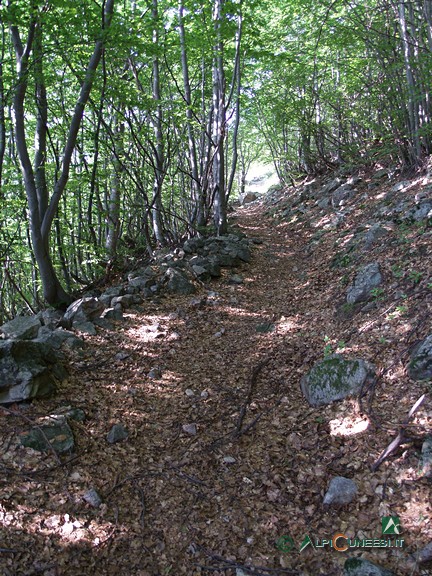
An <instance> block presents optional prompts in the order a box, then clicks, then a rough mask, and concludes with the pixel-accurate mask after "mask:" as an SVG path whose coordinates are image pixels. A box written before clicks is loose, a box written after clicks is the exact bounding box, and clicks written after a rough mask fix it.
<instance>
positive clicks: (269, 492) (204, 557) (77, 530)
mask: <svg viewBox="0 0 432 576" xmlns="http://www.w3.org/2000/svg"><path fill="white" fill-rule="evenodd" d="M313 222H314V217H313V214H311V215H309V216H307V217H305V218H304V219H302V218H300V219H294V220H292V221H291V222H290V223H287V222H286V221H280V220H277V219H275V218H274V217H273V215H272V213H271V210H270V211H269V208H268V206H265V205H264V204H262V203H255V204H253V205H249V206H248V207H246V208H241V209H239V210H238V211H237V212H236V213H235V214H234V217H233V224H234V225H236V226H238V227H239V228H240V229H241V230H243V231H244V232H245V233H246V234H247V235H248V236H249V237H250V238H256V239H259V240H260V241H262V243H261V244H258V245H256V246H255V248H254V249H253V259H252V262H251V263H250V264H249V265H243V266H242V268H241V269H239V270H237V271H236V272H237V273H238V274H241V275H242V277H243V283H242V284H230V281H229V278H230V277H231V276H232V274H233V271H232V270H230V271H226V272H225V273H224V277H223V278H221V279H220V280H217V281H214V282H212V283H211V285H209V286H207V287H203V288H202V290H201V291H200V292H199V294H198V295H196V296H195V297H191V296H184V297H183V296H164V297H160V298H159V299H158V298H156V299H155V301H149V300H148V301H147V300H146V301H145V302H144V303H143V304H142V305H141V306H140V307H137V308H136V309H133V310H128V311H127V313H126V314H125V320H124V321H123V322H121V323H119V324H118V325H117V328H116V330H114V331H105V330H101V331H100V332H99V334H98V336H96V337H89V338H88V343H89V346H88V348H87V349H86V350H85V351H84V352H83V353H81V354H80V355H76V356H75V357H74V360H73V364H72V372H73V376H72V378H71V379H70V381H69V382H68V383H66V384H64V385H63V387H62V389H61V390H59V393H58V395H57V396H56V397H55V398H53V399H50V400H47V401H45V402H39V403H38V404H37V409H38V410H39V411H40V412H43V413H48V414H49V413H52V411H53V410H54V408H56V407H58V406H61V405H64V404H73V405H74V406H77V407H80V408H82V409H83V410H84V411H85V413H86V415H87V420H86V421H85V422H84V423H76V424H75V425H74V432H75V436H76V439H77V447H78V449H77V457H76V458H73V459H72V460H71V461H70V463H69V464H67V465H62V466H58V465H57V463H56V462H55V461H54V462H52V459H53V455H52V454H48V455H46V456H45V457H44V458H45V459H46V460H47V462H46V463H44V466H48V467H49V468H50V469H49V470H48V469H47V471H46V472H45V473H42V475H41V474H39V475H31V474H30V475H29V474H27V475H25V474H23V475H21V476H18V477H15V478H14V484H13V494H14V499H15V503H16V506H17V507H16V508H15V510H14V512H13V514H15V516H14V522H13V526H19V528H10V529H8V531H7V532H6V535H5V537H4V539H3V546H5V547H10V548H20V549H22V550H23V551H22V553H20V554H19V555H15V556H14V557H10V558H9V557H8V556H6V557H5V558H4V560H5V562H6V564H5V565H4V570H3V572H2V573H4V574H5V575H9V574H26V575H28V576H30V575H33V574H44V575H45V576H69V575H72V574H73V575H74V576H75V575H76V574H83V575H84V574H85V575H86V576H87V575H95V576H108V575H118V574H125V575H126V574H127V575H128V576H135V575H136V576H168V575H171V576H174V575H175V576H176V575H182V574H184V575H187V576H198V575H205V574H214V575H215V576H240V575H242V574H254V575H255V576H256V575H259V576H262V575H266V576H268V575H269V574H271V575H273V576H283V575H300V574H301V575H304V576H308V575H309V574H311V575H312V574H321V575H324V574H325V575H327V576H330V575H331V576H340V575H342V566H343V563H344V561H345V559H346V557H345V555H344V554H338V553H336V552H334V551H332V550H331V549H326V550H324V549H322V550H321V551H319V553H318V552H315V551H314V550H312V549H308V550H305V551H304V552H303V553H301V554H299V552H298V545H299V544H300V542H301V541H302V539H303V538H304V536H305V535H306V534H310V535H311V536H313V537H316V538H318V537H321V538H330V537H331V536H332V535H333V534H335V533H337V532H340V531H341V530H343V531H344V532H345V533H346V534H348V535H349V536H354V535H355V534H357V532H358V531H359V530H360V531H363V533H365V534H366V536H367V537H376V535H377V534H378V533H379V530H380V518H381V516H383V515H386V514H391V513H392V514H393V513H401V512H402V511H403V510H405V509H404V508H403V506H401V491H402V490H405V494H404V498H405V500H403V501H404V502H405V501H406V499H407V498H408V497H409V495H410V488H409V486H408V487H401V486H400V484H398V483H397V482H396V480H395V479H394V478H393V475H392V470H391V468H389V469H387V467H386V466H383V467H382V469H380V470H379V471H378V472H376V473H375V474H373V476H371V474H370V471H369V468H368V464H370V462H371V458H372V459H373V458H375V457H376V456H377V455H378V454H379V453H380V452H381V450H382V449H383V448H384V447H385V445H386V444H387V443H388V440H389V435H388V432H387V431H386V430H385V429H375V430H372V429H371V430H370V431H367V432H365V433H364V434H360V435H356V434H353V433H352V432H353V431H355V428H356V426H360V429H361V430H364V425H367V418H366V417H365V416H364V415H362V414H361V413H360V411H359V408H358V406H357V403H356V401H355V400H347V401H345V402H342V403H335V404H333V405H330V406H326V407H322V408H320V409H313V408H311V407H309V406H308V404H307V403H306V402H305V400H304V398H303V396H302V394H301V391H300V385H299V384H300V379H301V377H302V375H303V374H305V373H306V372H307V371H308V369H309V368H310V367H311V366H312V365H313V363H314V362H315V361H316V360H318V359H321V358H322V356H323V353H324V347H325V346H328V343H329V342H330V343H331V345H332V346H333V347H334V348H335V347H336V343H337V342H338V341H342V340H343V341H344V346H346V347H347V350H348V351H349V353H351V354H355V355H358V354H363V355H365V356H366V357H368V358H370V352H369V355H367V353H368V351H369V350H370V349H371V336H370V334H369V333H368V330H369V328H368V329H366V328H365V326H368V325H373V322H372V324H371V322H366V321H365V318H364V317H359V318H354V319H352V320H344V319H338V317H337V315H336V314H335V304H336V303H337V301H338V299H340V297H341V295H343V285H342V284H341V278H342V275H343V273H344V271H338V270H335V269H334V268H333V267H332V266H331V262H332V258H333V257H334V249H333V246H334V242H335V239H336V238H337V234H338V232H337V231H330V232H328V233H327V234H326V235H325V237H323V241H322V242H319V243H316V244H315V245H314V246H313V249H311V241H312V240H313V238H312V237H313V236H314V237H316V229H315V228H314V226H313ZM375 348H376V346H375ZM372 359H373V358H372ZM383 361H384V359H383ZM392 390H393V388H392V389H391V391H390V392H392ZM405 394H406V402H404V403H400V406H399V405H395V402H394V397H393V395H392V394H391V393H390V395H389V396H388V397H387V396H384V397H382V398H381V408H382V411H384V412H387V413H388V414H392V416H393V417H394V421H395V422H400V421H402V419H403V418H404V417H405V416H406V413H407V407H409V405H410V402H411V403H412V401H413V399H414V400H415V395H416V394H417V391H416V390H413V391H412V393H411V394H410V393H409V392H408V391H405ZM386 403H387V404H386ZM378 412H379V411H378ZM30 415H31V414H30ZM115 423H121V424H123V425H124V426H125V427H126V428H127V430H128V431H129V438H128V439H127V440H126V441H124V442H119V443H116V444H113V445H110V444H108V443H107V441H106V435H107V432H108V431H109V429H110V428H111V426H112V425H113V424H115ZM335 426H336V427H337V426H339V427H340V429H341V430H342V433H341V434H335V433H333V432H332V427H333V428H334V427H335ZM344 426H345V427H347V429H346V430H345V432H344ZM362 426H363V428H361V427H362ZM24 455H25V458H26V460H25V462H26V466H29V465H31V460H30V463H29V460H28V459H29V458H34V459H35V462H34V468H38V469H40V468H41V463H40V461H39V460H40V458H41V456H40V455H39V454H36V453H34V454H33V456H31V457H30V456H29V453H28V451H27V452H25V454H24ZM372 461H373V460H372ZM415 462H416V459H415V458H414V460H413V462H411V461H410V460H409V459H408V460H407V462H406V464H407V465H411V466H413V465H414V466H415ZM337 475H342V476H348V477H355V479H356V482H357V483H358V486H359V491H360V496H359V499H358V501H356V502H355V503H354V504H353V505H351V506H348V507H345V508H344V509H341V510H331V509H330V510H329V509H324V508H323V506H322V499H323V494H324V493H325V491H326V489H327V486H328V483H329V481H330V479H331V478H332V477H334V476H337ZM90 488H94V489H96V491H97V492H98V493H99V494H100V496H101V498H102V501H103V504H102V506H100V507H99V508H92V507H91V506H89V505H88V504H86V503H85V502H84V501H83V495H84V494H85V493H86V492H87V491H88V490H89V489H90ZM383 490H384V491H386V498H385V499H383V498H382V494H383V492H382V491H383ZM17 494H21V495H22V496H20V497H18V499H17V496H16V495H17ZM407 494H408V496H407ZM415 498H416V502H420V501H422V500H423V501H424V502H426V503H427V502H428V498H429V491H428V489H427V487H426V486H425V487H422V486H417V490H416V493H415ZM403 520H404V522H407V517H406V516H405V517H404V518H403ZM413 522H414V520H413ZM419 529H420V528H419ZM288 535H290V536H291V537H292V538H293V540H294V542H295V548H294V549H293V550H291V551H289V550H287V549H286V548H285V549H281V547H282V548H283V547H284V546H283V544H284V540H283V538H284V537H285V536H288ZM281 538H282V540H281ZM278 546H279V548H278ZM285 546H286V542H285ZM378 553H379V560H380V563H384V565H385V564H386V562H387V565H390V567H396V568H397V573H398V574H404V573H408V572H405V571H404V570H403V569H402V567H401V563H400V558H399V556H398V555H397V554H398V551H397V550H396V551H393V550H379V551H378ZM378 553H377V554H378ZM2 560H3V559H2V558H1V557H0V566H1V567H2V568H3V566H2V565H1V563H2ZM258 567H261V568H258ZM247 568H249V570H247ZM8 570H9V571H8ZM14 570H15V571H14Z"/></svg>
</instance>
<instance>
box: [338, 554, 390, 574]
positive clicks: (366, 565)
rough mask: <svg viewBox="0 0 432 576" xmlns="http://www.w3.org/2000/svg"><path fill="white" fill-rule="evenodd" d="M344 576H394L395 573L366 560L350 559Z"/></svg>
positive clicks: (345, 567) (345, 565)
mask: <svg viewBox="0 0 432 576" xmlns="http://www.w3.org/2000/svg"><path fill="white" fill-rule="evenodd" d="M344 576H393V572H390V570H387V569H386V568H381V566H378V565H377V564H374V563H373V562H370V561H369V560H366V559H365V558H348V560H347V561H346V562H345V564H344Z"/></svg>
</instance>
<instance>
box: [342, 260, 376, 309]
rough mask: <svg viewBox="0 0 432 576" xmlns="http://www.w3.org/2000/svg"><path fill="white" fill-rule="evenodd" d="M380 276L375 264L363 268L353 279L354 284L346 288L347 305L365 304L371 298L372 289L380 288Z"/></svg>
mask: <svg viewBox="0 0 432 576" xmlns="http://www.w3.org/2000/svg"><path fill="white" fill-rule="evenodd" d="M381 283H382V276H381V272H380V268H379V264H378V263H377V262H372V263H370V264H367V265H366V266H364V267H363V268H362V269H361V270H360V271H359V272H358V273H357V276H356V277H355V280H354V284H352V285H351V286H350V287H349V288H348V292H347V302H348V304H356V303H357V302H367V300H369V299H370V298H371V297H372V296H373V293H372V291H373V289H374V288H377V287H378V286H380V285H381Z"/></svg>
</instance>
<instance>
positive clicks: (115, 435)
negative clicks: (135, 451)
mask: <svg viewBox="0 0 432 576" xmlns="http://www.w3.org/2000/svg"><path fill="white" fill-rule="evenodd" d="M127 438H129V433H128V431H127V430H126V428H125V427H124V426H123V424H114V426H112V428H111V430H110V431H109V432H108V434H107V442H108V444H115V443H116V442H121V441H122V440H127Z"/></svg>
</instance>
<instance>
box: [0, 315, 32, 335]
mask: <svg viewBox="0 0 432 576" xmlns="http://www.w3.org/2000/svg"><path fill="white" fill-rule="evenodd" d="M40 327H41V323H40V321H39V319H38V318H37V317H36V316H17V317H16V318H14V319H13V320H10V322H6V324H3V326H0V332H3V334H4V335H5V336H6V338H15V339H17V340H31V339H32V338H36V337H37V335H38V331H39V328H40Z"/></svg>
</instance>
